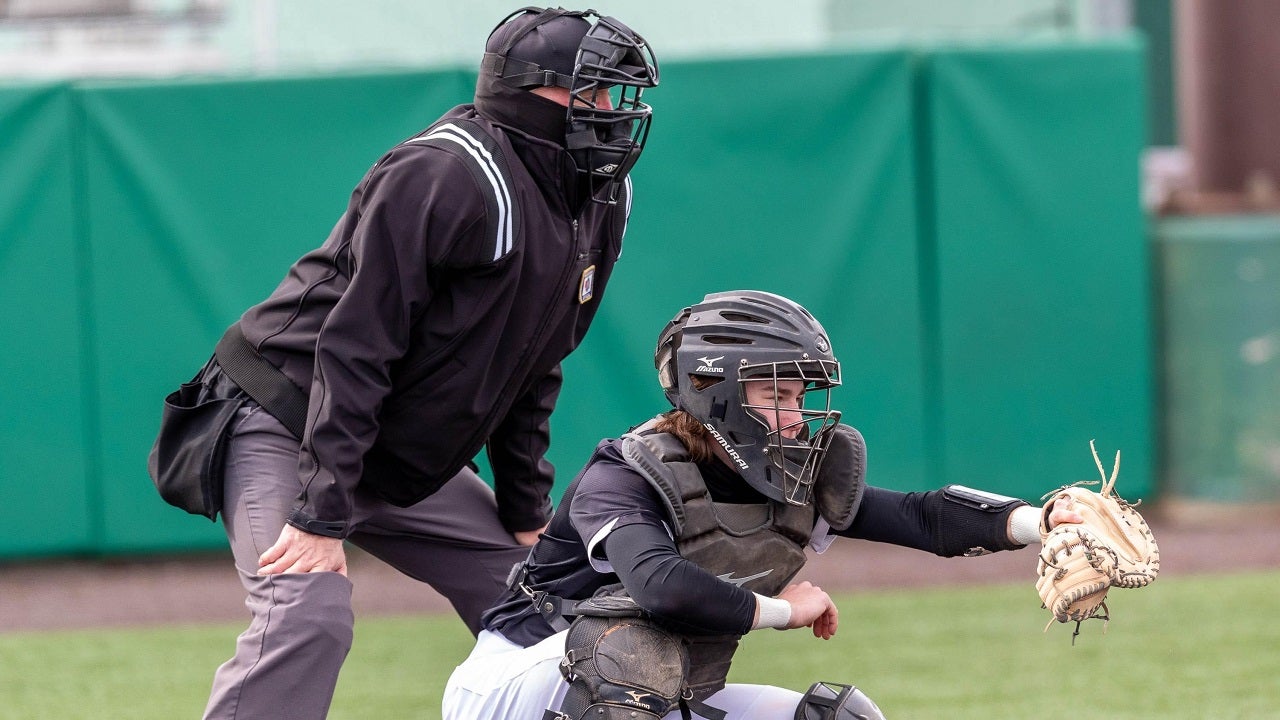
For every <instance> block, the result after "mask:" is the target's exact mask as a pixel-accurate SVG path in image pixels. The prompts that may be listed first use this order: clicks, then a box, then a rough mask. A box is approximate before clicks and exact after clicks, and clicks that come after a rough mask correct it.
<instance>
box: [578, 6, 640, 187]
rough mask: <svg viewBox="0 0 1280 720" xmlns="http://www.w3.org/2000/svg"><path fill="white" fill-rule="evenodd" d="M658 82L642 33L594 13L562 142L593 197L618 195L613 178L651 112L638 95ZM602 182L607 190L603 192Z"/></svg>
mask: <svg viewBox="0 0 1280 720" xmlns="http://www.w3.org/2000/svg"><path fill="white" fill-rule="evenodd" d="M657 84H658V64H657V60H656V59H655V58H654V56H653V51H652V50H651V49H650V48H649V45H648V43H646V42H645V40H644V38H642V37H640V36H639V35H637V34H635V33H634V32H632V31H631V29H630V28H628V27H627V26H625V25H623V24H622V23H620V22H618V21H617V20H615V19H613V18H611V17H601V18H599V20H598V21H597V22H596V24H595V25H594V26H592V28H591V30H589V31H588V32H587V34H586V36H585V37H584V38H583V39H582V44H581V46H580V47H579V49H578V58H577V64H576V68H575V70H574V75H573V79H572V81H571V82H570V87H569V94H570V95H569V107H568V111H567V114H566V124H567V127H568V132H567V135H566V148H567V149H568V150H569V152H570V153H571V154H572V155H573V158H574V161H575V162H576V163H577V165H578V170H579V171H580V172H582V173H583V174H584V175H585V176H586V177H587V179H588V183H589V191H590V194H591V197H592V199H593V200H595V201H597V202H603V203H614V202H616V201H617V183H618V182H619V181H620V180H622V178H623V177H625V176H626V174H627V173H628V172H630V171H631V168H632V167H633V166H635V163H636V160H638V159H639V157H640V152H641V151H642V150H643V149H644V145H645V142H646V141H647V140H648V138H649V125H650V122H651V121H652V119H653V113H652V109H651V108H650V107H649V106H648V105H646V104H645V103H644V102H642V101H641V97H642V95H643V94H644V90H645V88H651V87H655V86H657ZM601 90H607V91H609V92H610V96H611V97H610V105H611V107H604V106H603V104H602V103H599V102H597V94H598V92H599V91H601ZM605 186H609V192H608V193H607V194H604V195H603V196H602V195H601V194H600V193H598V191H599V190H601V189H603V188H604V187H605Z"/></svg>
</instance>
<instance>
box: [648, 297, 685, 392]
mask: <svg viewBox="0 0 1280 720" xmlns="http://www.w3.org/2000/svg"><path fill="white" fill-rule="evenodd" d="M692 311H693V309H692V308H685V309H683V310H681V311H680V312H678V313H676V316H675V317H674V318H672V319H671V321H670V322H668V323H667V326H666V327H664V328H663V329H662V332H661V333H659V334H658V347H657V349H655V350H654V353H653V365H654V367H655V368H656V369H657V370H658V384H659V385H660V386H661V387H662V391H663V392H664V393H666V395H667V399H668V400H670V401H671V404H672V405H675V404H676V397H677V396H678V395H679V393H680V379H679V375H678V373H677V369H676V350H677V349H678V348H679V347H680V340H681V339H682V338H683V337H684V326H685V323H686V322H687V321H688V320H689V314H690V313H691V312H692Z"/></svg>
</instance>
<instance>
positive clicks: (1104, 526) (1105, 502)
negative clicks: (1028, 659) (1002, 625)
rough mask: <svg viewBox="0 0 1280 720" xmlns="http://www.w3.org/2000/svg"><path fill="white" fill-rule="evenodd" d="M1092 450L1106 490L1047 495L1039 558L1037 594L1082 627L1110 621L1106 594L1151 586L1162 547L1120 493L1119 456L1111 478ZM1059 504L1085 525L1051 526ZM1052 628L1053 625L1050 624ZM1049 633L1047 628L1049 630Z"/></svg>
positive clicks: (1074, 488)
mask: <svg viewBox="0 0 1280 720" xmlns="http://www.w3.org/2000/svg"><path fill="white" fill-rule="evenodd" d="M1089 447H1090V449H1092V450H1093V459H1094V462H1095V463H1097V465H1098V471H1099V472H1100V473H1101V474H1102V492H1100V493H1096V492H1093V491H1091V490H1086V489H1084V488H1083V487H1081V485H1094V484H1097V483H1089V482H1083V483H1076V484H1074V485H1069V486H1067V487H1063V488H1059V489H1058V490H1055V491H1053V492H1052V493H1048V494H1046V495H1045V497H1046V498H1049V499H1048V502H1046V503H1045V505H1044V513H1043V514H1042V515H1041V520H1040V539H1041V550H1040V557H1039V559H1038V561H1037V563H1036V573H1037V575H1038V576H1039V578H1038V579H1037V580H1036V591H1037V592H1038V593H1039V594H1040V599H1041V600H1042V601H1043V602H1044V606H1045V607H1046V608H1047V609H1048V610H1049V612H1051V613H1053V618H1054V620H1057V621H1058V622H1063V623H1064V622H1067V621H1068V620H1073V621H1075V623H1076V630H1075V633H1073V635H1072V637H1073V638H1074V636H1075V635H1078V634H1079V632H1080V623H1081V622H1083V621H1085V620H1088V619H1090V618H1098V619H1101V620H1104V621H1105V620H1108V619H1109V616H1108V611H1107V605H1106V598H1107V591H1108V590H1110V589H1111V588H1113V587H1119V588H1139V587H1146V586H1147V585H1149V584H1151V582H1152V581H1154V580H1155V579H1156V575H1157V574H1158V573H1159V572H1160V549H1159V547H1157V546H1156V540H1155V536H1154V535H1152V533H1151V528H1150V527H1149V526H1148V525H1147V522H1146V520H1144V519H1143V517H1142V515H1141V514H1139V513H1138V511H1137V510H1136V509H1135V507H1136V503H1134V504H1130V503H1129V502H1126V501H1125V500H1124V498H1122V497H1120V496H1119V495H1117V494H1115V483H1116V476H1117V475H1118V474H1119V472H1120V453H1119V452H1117V453H1116V460H1115V465H1114V467H1113V468H1112V471H1111V477H1110V478H1108V477H1107V474H1106V471H1105V470H1104V469H1103V467H1102V461H1101V460H1100V459H1099V458H1098V452H1097V450H1096V449H1095V448H1094V447H1093V442H1092V441H1090V443H1089ZM1059 500H1067V501H1068V505H1069V507H1070V509H1071V510H1073V511H1075V512H1076V513H1078V514H1079V515H1080V516H1081V518H1082V519H1083V522H1081V523H1061V524H1059V525H1057V526H1055V527H1053V528H1050V527H1049V516H1050V513H1051V512H1052V511H1053V509H1054V506H1055V504H1056V503H1058V501H1059ZM1050 624H1053V621H1052V620H1051V621H1050ZM1046 629H1048V628H1047V626H1046Z"/></svg>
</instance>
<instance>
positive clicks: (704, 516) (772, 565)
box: [622, 433, 817, 700]
mask: <svg viewBox="0 0 1280 720" xmlns="http://www.w3.org/2000/svg"><path fill="white" fill-rule="evenodd" d="M622 455H623V457H624V458H625V459H626V461H627V464H628V465H630V466H631V467H632V468H633V469H634V470H636V471H637V472H638V473H640V474H641V475H643V476H644V477H645V478H646V479H647V480H648V481H649V482H650V483H651V484H652V485H653V486H654V487H655V488H656V489H657V490H658V492H659V494H660V495H661V497H662V498H663V501H664V502H665V503H666V505H667V511H668V515H669V516H670V518H671V522H672V532H673V534H674V535H675V540H676V547H677V548H679V550H680V555H681V556H682V557H684V558H685V559H687V560H690V561H692V562H695V563H697V564H698V565H699V566H700V567H702V568H703V569H705V570H707V571H708V572H710V573H711V574H713V575H716V576H719V578H720V579H721V580H724V581H725V582H728V583H733V584H734V585H737V586H739V587H742V588H744V589H747V590H750V591H751V592H755V593H759V594H761V595H766V596H769V597H772V596H774V595H777V594H778V593H779V592H781V591H782V589H783V588H785V587H786V586H787V583H789V582H790V581H791V579H792V578H793V577H795V575H796V573H797V572H799V571H800V568H802V567H804V564H805V556H804V548H805V546H806V545H808V544H809V538H810V535H812V533H813V526H814V523H815V521H816V519H817V515H816V511H815V510H814V508H813V507H812V506H799V505H787V504H784V503H775V502H765V503H760V504H730V503H717V502H714V501H713V500H712V499H711V495H710V493H709V492H708V490H707V484H706V482H705V481H704V480H703V478H702V474H701V473H700V472H699V471H698V467H697V465H695V464H694V463H692V462H689V454H688V451H687V450H686V449H685V447H684V445H683V444H681V443H680V441H679V440H677V439H676V438H675V437H674V436H672V435H668V434H665V433H649V434H643V435H638V434H631V435H627V436H626V437H624V438H623V443H622ZM744 482H745V481H744ZM739 637H740V636H737V635H721V636H711V637H697V638H693V637H686V638H685V642H686V644H687V645H688V646H689V666H690V669H689V687H690V689H691V690H692V691H693V694H694V697H695V698H697V699H699V700H701V699H703V698H705V697H706V696H708V695H710V694H711V693H714V692H715V691H717V690H719V689H720V688H722V687H724V682H725V677H726V676H727V675H728V673H729V663H730V661H731V660H732V659H733V653H734V651H735V650H736V649H737V647H738V639H739Z"/></svg>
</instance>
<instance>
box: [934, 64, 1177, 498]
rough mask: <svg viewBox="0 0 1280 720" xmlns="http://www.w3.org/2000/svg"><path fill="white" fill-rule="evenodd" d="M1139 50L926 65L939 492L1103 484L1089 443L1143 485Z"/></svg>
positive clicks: (1145, 316)
mask: <svg viewBox="0 0 1280 720" xmlns="http://www.w3.org/2000/svg"><path fill="white" fill-rule="evenodd" d="M1139 50H1140V48H1139V47H1138V46H1136V45H1135V44H1134V43H1133V42H1123V43H1115V44H1106V43H1090V44H1087V45H1083V44H1082V45H1076V44H1070V43H1068V44H1056V45H1045V44H1038V43H1037V44H1030V43H1028V44H1019V45H1010V46H1000V47H983V48H946V49H939V50H936V51H935V52H933V53H931V54H929V55H928V56H927V58H926V61H925V67H924V69H923V71H922V73H921V77H922V80H923V83H924V85H925V87H924V88H923V91H922V92H923V94H924V98H923V101H924V102H925V103H926V106H927V112H923V113H921V117H922V118H924V119H925V120H926V122H927V126H926V128H925V132H924V134H925V135H926V136H927V138H926V139H923V140H922V141H921V143H920V144H919V146H920V147H921V148H923V149H924V152H926V153H927V159H926V161H925V163H926V164H927V166H928V167H929V171H928V172H927V173H926V174H927V177H928V182H929V183H931V184H930V185H928V186H927V187H926V190H927V192H929V193H930V194H931V195H932V202H933V205H934V207H935V208H936V210H935V214H934V216H933V218H932V223H931V225H929V226H928V227H927V229H926V231H925V235H926V236H928V235H932V238H933V242H932V243H930V242H928V241H927V240H926V241H925V242H923V243H922V247H924V248H926V253H927V252H928V250H927V249H928V248H929V247H930V246H932V247H933V248H934V249H935V254H934V255H933V257H928V256H927V254H926V256H925V261H924V264H925V265H926V266H928V267H929V268H930V270H931V271H932V273H931V274H932V277H931V278H930V281H929V283H936V285H935V286H934V287H932V288H931V287H929V286H928V284H929V283H927V284H926V294H931V293H932V292H933V291H934V289H935V288H936V295H935V296H934V297H933V298H932V299H931V300H933V301H936V310H935V311H931V315H933V316H932V317H929V318H928V320H927V322H926V328H927V329H928V334H929V336H930V337H931V346H930V348H929V356H930V358H931V362H933V363H934V364H933V366H932V367H931V370H930V372H929V373H927V377H928V378H929V379H930V380H929V382H930V383H931V386H930V390H931V392H930V398H931V400H934V401H936V404H932V405H931V407H930V409H929V411H927V412H926V417H927V418H929V433H928V435H929V441H928V447H929V457H930V458H933V459H934V461H935V462H937V463H938V466H939V470H940V475H941V478H942V479H943V480H945V481H946V482H956V483H962V484H964V483H968V484H973V485H977V486H980V487H984V488H988V489H991V490H994V491H997V492H1006V493H1009V494H1014V495H1020V496H1023V497H1032V495H1031V493H1032V492H1033V491H1034V490H1035V489H1036V488H1037V487H1042V486H1048V485H1052V484H1053V483H1065V482H1069V481H1075V480H1086V479H1089V480H1092V479H1098V471H1097V469H1096V467H1095V465H1094V462H1093V458H1092V456H1091V455H1090V451H1089V441H1090V440H1091V439H1096V440H1097V449H1098V453H1099V455H1100V456H1101V457H1102V458H1103V462H1104V463H1105V465H1106V467H1107V470H1108V472H1110V470H1111V467H1112V460H1113V459H1114V456H1115V452H1116V450H1121V451H1122V463H1121V473H1120V478H1121V479H1120V481H1119V483H1118V485H1117V487H1118V489H1119V491H1120V492H1121V493H1123V494H1125V495H1126V496H1129V497H1142V496H1146V495H1148V493H1149V492H1150V490H1151V478H1152V463H1153V458H1154V450H1155V448H1154V444H1153V443H1152V433H1153V427H1152V421H1151V412H1152V411H1151V408H1152V392H1153V388H1152V385H1151V370H1150V367H1149V364H1150V357H1151V340H1152V330H1151V323H1150V321H1151V318H1150V314H1149V311H1148V306H1149V304H1150V290H1149V279H1148V278H1149V272H1150V271H1149V263H1148V257H1147V246H1146V243H1144V242H1142V241H1141V238H1143V237H1145V232H1146V231H1145V227H1144V225H1145V220H1144V217H1143V214H1142V211H1141V208H1140V205H1139V194H1140V188H1139V176H1138V172H1137V167H1136V163H1137V162H1138V158H1139V157H1140V154H1141V152H1142V149H1143V146H1144V140H1143V127H1144V124H1145V122H1146V121H1145V114H1144V113H1145V107H1144V105H1143V102H1142V94H1141V93H1142V88H1143V86H1144V83H1143V62H1142V55H1141V53H1140V51H1139ZM925 204H926V203H922V205H925ZM935 312H936V314H934V313H935ZM1050 489H1052V488H1051V487H1044V489H1042V490H1039V492H1046V491H1048V490H1050ZM1039 492H1037V493H1035V494H1036V495H1038V494H1039Z"/></svg>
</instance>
